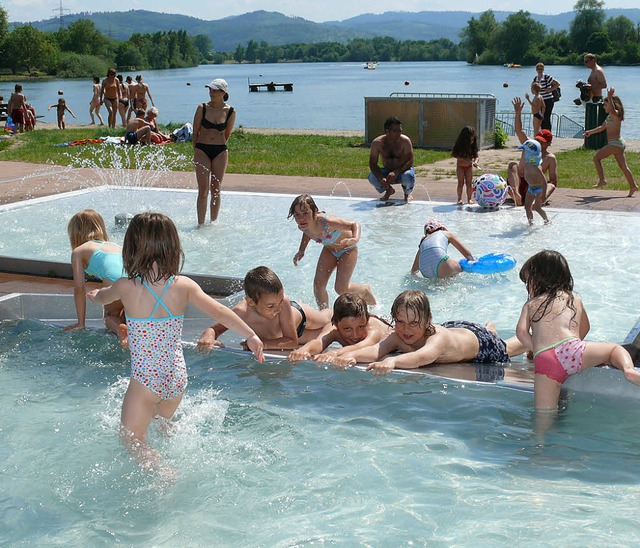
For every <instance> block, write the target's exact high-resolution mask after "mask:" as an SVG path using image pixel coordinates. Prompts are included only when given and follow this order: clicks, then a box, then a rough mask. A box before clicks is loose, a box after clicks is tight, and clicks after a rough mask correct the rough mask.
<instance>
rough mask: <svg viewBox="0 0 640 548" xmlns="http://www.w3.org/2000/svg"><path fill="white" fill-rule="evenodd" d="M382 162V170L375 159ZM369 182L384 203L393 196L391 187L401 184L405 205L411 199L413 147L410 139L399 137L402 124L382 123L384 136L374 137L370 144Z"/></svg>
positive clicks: (399, 122) (394, 120) (394, 121)
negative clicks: (380, 195) (380, 159)
mask: <svg viewBox="0 0 640 548" xmlns="http://www.w3.org/2000/svg"><path fill="white" fill-rule="evenodd" d="M379 158H382V167H380V166H378V159H379ZM369 169H370V170H371V173H369V182H370V183H371V184H372V185H373V188H375V189H376V190H377V191H378V192H379V193H380V194H382V193H383V192H384V195H383V196H382V197H381V198H380V199H381V200H382V201H384V202H386V201H387V200H388V199H389V198H390V197H391V195H392V194H394V193H395V190H394V188H393V187H392V186H391V185H396V184H401V185H402V188H403V190H404V200H405V202H410V201H411V200H412V199H413V198H412V197H411V192H412V191H413V185H414V184H415V182H416V174H415V171H414V169H413V144H412V143H411V139H409V137H407V136H406V135H403V134H402V122H401V121H400V120H399V119H398V118H396V117H395V116H390V117H389V118H387V119H386V120H385V122H384V135H380V136H379V137H376V138H375V139H374V140H373V142H372V143H371V153H370V155H369Z"/></svg>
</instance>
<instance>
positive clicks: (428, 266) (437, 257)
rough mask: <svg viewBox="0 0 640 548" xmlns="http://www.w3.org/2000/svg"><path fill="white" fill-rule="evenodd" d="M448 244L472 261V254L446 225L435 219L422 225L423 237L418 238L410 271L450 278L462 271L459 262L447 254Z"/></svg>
mask: <svg viewBox="0 0 640 548" xmlns="http://www.w3.org/2000/svg"><path fill="white" fill-rule="evenodd" d="M449 244H451V245H453V247H455V248H456V249H457V250H458V251H459V252H460V253H462V255H463V256H464V257H465V259H468V260H470V261H473V255H472V254H471V251H469V250H468V249H467V248H466V247H465V246H464V244H463V243H462V242H461V241H460V240H458V238H457V237H456V236H455V235H454V234H452V233H451V232H449V231H448V230H447V227H445V226H444V225H442V224H440V222H438V221H436V220H435V219H430V220H429V222H428V223H427V224H426V225H424V237H423V238H422V240H420V245H419V246H418V251H417V253H416V256H415V259H414V260H413V265H412V267H411V272H412V273H413V274H415V273H416V272H418V271H420V273H421V274H422V275H423V276H424V277H425V278H451V277H452V276H455V275H456V274H460V272H462V267H461V266H460V263H459V262H458V261H456V260H455V259H451V258H450V257H449V255H448V254H447V248H448V247H449Z"/></svg>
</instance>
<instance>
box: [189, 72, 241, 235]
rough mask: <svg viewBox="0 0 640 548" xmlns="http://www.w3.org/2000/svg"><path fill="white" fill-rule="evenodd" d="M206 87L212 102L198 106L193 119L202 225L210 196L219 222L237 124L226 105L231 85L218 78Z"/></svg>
mask: <svg viewBox="0 0 640 548" xmlns="http://www.w3.org/2000/svg"><path fill="white" fill-rule="evenodd" d="M205 87H207V88H208V89H209V102H208V103H202V104H201V105H198V108H197V109H196V114H195V116H194V118H193V163H194V166H195V172H196V181H197V182H198V201H197V212H198V225H202V224H204V222H205V219H206V216H207V202H208V200H209V192H211V202H210V204H211V205H210V208H211V209H210V219H211V222H213V221H215V220H216V219H217V218H218V212H219V211H220V187H221V186H222V178H223V177H224V173H225V171H226V169H227V162H228V159H229V156H228V155H229V153H228V150H227V141H228V140H229V137H230V136H231V132H232V131H233V124H234V123H235V121H236V113H235V110H234V109H233V107H231V106H229V105H228V104H227V103H226V101H227V99H229V86H228V84H227V82H226V81H225V80H223V79H222V78H216V79H215V80H213V81H212V82H210V83H209V84H207V85H206V86H205Z"/></svg>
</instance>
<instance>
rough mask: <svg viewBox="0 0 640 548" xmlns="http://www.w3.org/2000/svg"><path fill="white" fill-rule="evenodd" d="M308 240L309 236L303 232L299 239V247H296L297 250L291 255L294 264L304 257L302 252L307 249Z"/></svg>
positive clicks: (296, 264)
mask: <svg viewBox="0 0 640 548" xmlns="http://www.w3.org/2000/svg"><path fill="white" fill-rule="evenodd" d="M310 241H311V238H309V236H307V235H306V234H305V233H304V232H303V233H302V239H301V240H300V247H298V252H297V253H296V254H295V255H294V256H293V264H294V266H298V263H299V262H300V261H301V260H302V257H304V252H305V250H306V249H307V246H308V245H309V242H310Z"/></svg>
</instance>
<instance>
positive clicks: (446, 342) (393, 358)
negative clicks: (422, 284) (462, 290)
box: [335, 290, 524, 375]
mask: <svg viewBox="0 0 640 548" xmlns="http://www.w3.org/2000/svg"><path fill="white" fill-rule="evenodd" d="M391 317H392V318H393V320H394V322H395V328H394V332H393V333H391V334H390V335H388V336H387V337H386V338H384V339H383V340H382V341H380V342H379V343H378V344H375V345H373V346H369V347H367V348H362V349H359V350H356V351H354V352H348V353H346V354H344V355H343V356H341V357H338V358H336V361H335V363H337V364H338V365H342V366H348V365H355V364H356V363H368V364H369V366H368V367H367V371H372V372H373V373H374V374H376V375H386V374H387V373H390V372H391V371H393V370H394V369H396V368H398V369H416V368H418V367H423V366H425V365H430V364H435V363H461V362H474V363H505V362H508V361H509V358H510V357H511V356H516V355H518V354H522V353H523V352H524V346H523V345H522V344H520V342H519V341H518V339H517V338H515V337H512V338H510V339H509V340H507V341H503V340H502V339H501V338H500V337H498V334H497V332H496V330H495V326H494V325H493V324H492V323H489V324H487V325H486V326H481V325H479V324H475V323H471V322H466V321H452V322H445V323H443V324H442V325H435V324H433V323H432V318H431V305H430V304H429V299H428V297H427V295H426V294H425V293H424V292H423V291H417V290H408V291H404V292H402V293H400V295H398V296H397V297H396V299H395V301H394V302H393V305H392V307H391ZM396 352H400V354H398V355H396V354H395V353H396ZM390 354H392V355H390Z"/></svg>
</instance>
